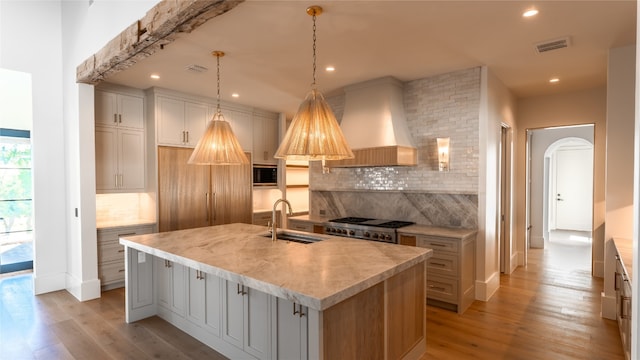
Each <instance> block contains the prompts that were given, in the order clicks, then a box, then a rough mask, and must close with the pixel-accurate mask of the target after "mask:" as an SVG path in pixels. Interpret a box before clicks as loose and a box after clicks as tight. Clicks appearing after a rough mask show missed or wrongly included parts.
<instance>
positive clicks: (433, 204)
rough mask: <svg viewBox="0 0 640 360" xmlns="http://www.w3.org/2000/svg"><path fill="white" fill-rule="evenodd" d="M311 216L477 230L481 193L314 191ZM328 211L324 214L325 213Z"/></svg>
mask: <svg viewBox="0 0 640 360" xmlns="http://www.w3.org/2000/svg"><path fill="white" fill-rule="evenodd" d="M310 199H311V203H312V204H314V205H313V206H311V208H310V210H311V212H312V213H311V215H314V216H325V217H331V218H333V217H335V218H338V217H345V216H358V217H369V218H376V219H391V220H405V221H413V222H415V223H417V224H422V225H432V226H443V227H454V228H464V229H477V227H478V196H477V195H475V194H440V193H422V192H403V191H311V192H310ZM321 211H324V214H321Z"/></svg>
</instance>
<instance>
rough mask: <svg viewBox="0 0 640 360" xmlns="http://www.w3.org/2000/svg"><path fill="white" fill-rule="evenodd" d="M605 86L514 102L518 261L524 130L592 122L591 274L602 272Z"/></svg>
mask: <svg viewBox="0 0 640 360" xmlns="http://www.w3.org/2000/svg"><path fill="white" fill-rule="evenodd" d="M606 99H607V95H606V89H605V88H604V87H600V88H595V89H590V90H583V91H578V92H573V93H566V94H558V95H550V96H541V97H534V98H528V99H520V100H519V101H518V103H517V108H518V110H517V117H516V118H517V138H516V143H517V148H516V158H515V164H516V181H515V185H516V187H515V191H514V196H515V197H516V199H515V203H516V219H515V234H516V246H517V251H518V253H519V264H520V265H523V264H524V259H525V251H526V246H525V214H526V201H525V200H526V199H525V195H526V189H525V184H526V174H525V171H526V159H525V155H526V154H525V153H526V150H525V147H526V130H527V129H542V128H546V127H555V126H568V125H578V124H594V125H595V130H594V131H595V136H594V140H595V141H594V142H595V143H594V174H595V176H594V181H593V188H594V189H593V191H594V194H593V229H594V230H593V242H594V247H593V273H594V275H596V276H602V274H603V269H604V268H603V259H604V218H605V192H604V186H605V153H606V150H605V145H606Z"/></svg>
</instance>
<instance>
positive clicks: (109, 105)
mask: <svg viewBox="0 0 640 360" xmlns="http://www.w3.org/2000/svg"><path fill="white" fill-rule="evenodd" d="M95 117H96V124H99V125H111V126H117V127H124V128H131V129H144V97H142V96H133V95H129V94H119V93H115V92H110V91H103V90H96V91H95Z"/></svg>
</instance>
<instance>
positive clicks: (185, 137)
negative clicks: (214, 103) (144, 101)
mask: <svg viewBox="0 0 640 360" xmlns="http://www.w3.org/2000/svg"><path fill="white" fill-rule="evenodd" d="M207 116H208V107H207V105H206V104H201V103H195V102H189V101H184V100H181V99H177V98H171V97H165V96H158V97H157V98H156V120H157V122H158V139H157V140H158V141H157V142H158V145H171V146H187V147H195V146H196V144H197V143H198V140H200V138H201V137H202V135H203V134H204V129H205V126H206V124H207Z"/></svg>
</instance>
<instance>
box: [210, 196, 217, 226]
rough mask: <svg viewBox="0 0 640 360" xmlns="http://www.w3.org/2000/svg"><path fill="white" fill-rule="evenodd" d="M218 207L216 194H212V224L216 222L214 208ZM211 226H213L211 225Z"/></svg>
mask: <svg viewBox="0 0 640 360" xmlns="http://www.w3.org/2000/svg"><path fill="white" fill-rule="evenodd" d="M217 207H218V197H217V196H216V193H213V222H214V223H215V222H216V220H217V219H216V208H217ZM211 225H213V224H211Z"/></svg>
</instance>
